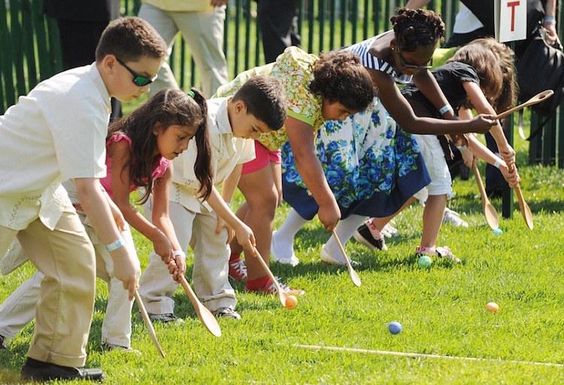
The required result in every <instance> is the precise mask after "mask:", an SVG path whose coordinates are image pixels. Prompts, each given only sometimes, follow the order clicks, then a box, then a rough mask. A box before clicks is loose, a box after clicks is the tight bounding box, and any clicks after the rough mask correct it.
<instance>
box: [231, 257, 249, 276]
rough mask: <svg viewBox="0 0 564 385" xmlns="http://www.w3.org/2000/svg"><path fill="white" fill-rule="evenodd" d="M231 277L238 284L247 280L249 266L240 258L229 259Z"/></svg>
mask: <svg viewBox="0 0 564 385" xmlns="http://www.w3.org/2000/svg"><path fill="white" fill-rule="evenodd" d="M229 277H231V279H232V280H234V281H237V282H243V281H246V280H247V265H245V261H243V260H242V259H241V258H240V257H234V256H231V259H229Z"/></svg>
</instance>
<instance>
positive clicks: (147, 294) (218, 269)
mask: <svg viewBox="0 0 564 385" xmlns="http://www.w3.org/2000/svg"><path fill="white" fill-rule="evenodd" d="M169 204H170V213H169V215H170V219H171V221H172V224H173V226H174V231H175V233H176V238H177V239H178V242H179V243H180V247H181V248H182V250H186V249H187V248H188V244H190V245H191V246H192V248H193V250H194V266H193V269H192V281H193V287H194V291H195V292H196V295H197V296H198V298H199V299H200V300H201V301H202V303H203V304H204V305H205V306H206V307H207V308H208V309H210V310H211V311H214V310H217V309H219V308H221V307H231V308H233V309H234V308H235V305H236V304H237V299H236V298H235V292H234V290H233V288H232V287H231V285H230V284H229V279H228V272H229V269H228V265H227V264H228V261H229V253H230V249H229V245H228V244H227V231H226V230H225V229H223V230H222V231H221V233H220V234H216V233H215V228H216V224H217V215H216V213H215V212H213V211H211V212H210V211H208V210H207V209H205V208H202V212H201V213H195V212H193V211H190V210H187V209H186V208H185V207H184V206H182V205H181V204H179V203H176V202H172V201H171V202H169ZM145 210H146V212H145V215H146V216H148V217H150V210H151V205H150V204H149V203H147V204H145ZM176 287H177V283H176V282H175V281H174V280H173V279H172V278H171V276H170V274H169V272H168V269H167V267H166V265H165V264H164V263H163V262H162V260H161V257H159V256H158V255H156V254H155V253H154V252H153V253H151V257H150V261H149V266H147V269H145V272H144V273H143V275H142V276H141V280H140V285H139V294H140V295H141V298H142V299H143V303H144V304H145V306H146V307H147V311H148V312H149V313H154V314H166V313H173V312H174V300H173V299H172V296H173V294H174V292H175V290H176Z"/></svg>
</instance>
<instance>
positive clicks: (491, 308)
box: [486, 302, 499, 313]
mask: <svg viewBox="0 0 564 385" xmlns="http://www.w3.org/2000/svg"><path fill="white" fill-rule="evenodd" d="M486 310H487V311H489V312H490V313H497V311H498V310H499V305H498V304H497V303H495V302H488V303H487V304H486Z"/></svg>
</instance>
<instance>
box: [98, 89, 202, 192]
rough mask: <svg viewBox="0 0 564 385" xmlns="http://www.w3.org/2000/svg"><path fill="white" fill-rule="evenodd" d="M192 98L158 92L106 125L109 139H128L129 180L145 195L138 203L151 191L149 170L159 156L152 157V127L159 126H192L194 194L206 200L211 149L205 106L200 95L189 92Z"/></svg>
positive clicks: (178, 92) (180, 93) (154, 139)
mask: <svg viewBox="0 0 564 385" xmlns="http://www.w3.org/2000/svg"><path fill="white" fill-rule="evenodd" d="M190 94H191V95H193V96H188V95H187V94H186V93H185V92H183V91H181V90H175V89H168V90H162V91H159V92H158V93H157V94H155V95H154V96H153V97H152V98H151V99H149V100H148V101H147V102H146V103H145V104H143V105H142V106H141V107H139V108H137V109H136V110H135V111H133V112H132V113H131V114H130V115H129V116H128V117H126V118H122V119H120V120H118V121H116V122H114V123H112V125H111V126H110V129H109V134H108V135H109V136H111V135H113V134H114V133H117V132H121V133H123V134H125V135H127V136H128V137H129V138H130V139H131V154H130V158H129V163H128V166H129V180H130V181H131V183H133V184H135V185H136V186H139V187H144V188H145V194H144V195H143V196H142V197H141V198H140V200H139V203H144V202H146V201H147V199H149V195H150V194H151V192H152V191H153V176H152V173H153V170H154V168H155V167H156V166H157V165H158V162H159V161H160V159H161V155H160V154H159V155H157V156H155V149H156V148H157V136H156V135H155V134H154V130H155V127H156V126H157V124H160V125H161V127H163V128H164V129H168V127H170V126H172V125H181V126H189V127H196V128H197V129H196V134H195V140H196V145H197V148H198V155H197V157H196V163H195V166H194V172H195V174H196V177H197V178H198V181H199V182H200V190H199V191H198V193H199V194H200V196H201V197H202V198H204V199H205V198H207V197H208V196H209V194H210V193H211V189H212V185H213V184H212V171H211V168H210V159H211V148H210V144H209V141H208V129H207V105H206V100H205V98H204V97H203V96H202V94H201V93H200V92H198V91H197V90H195V89H192V90H191V92H190Z"/></svg>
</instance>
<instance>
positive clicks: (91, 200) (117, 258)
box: [74, 178, 141, 299]
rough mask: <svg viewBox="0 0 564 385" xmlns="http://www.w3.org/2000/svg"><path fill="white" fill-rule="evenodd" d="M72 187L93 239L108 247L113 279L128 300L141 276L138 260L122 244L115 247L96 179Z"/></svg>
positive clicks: (110, 221)
mask: <svg viewBox="0 0 564 385" xmlns="http://www.w3.org/2000/svg"><path fill="white" fill-rule="evenodd" d="M74 183H75V186H76V192H77V194H78V199H79V202H80V205H81V206H82V209H83V210H84V213H85V214H86V216H87V217H88V221H89V222H90V223H91V225H92V227H93V228H94V230H95V231H96V236H97V237H98V239H99V240H100V242H102V243H103V244H104V245H112V246H111V248H112V250H110V255H111V256H112V260H113V263H114V275H115V276H116V278H117V279H119V280H120V281H122V282H123V286H124V288H126V289H127V290H128V291H129V298H130V299H132V298H133V296H134V294H135V290H136V289H137V282H138V277H139V275H140V273H141V270H140V266H139V260H138V259H137V258H135V256H133V255H131V254H130V253H129V252H128V250H127V248H126V247H124V245H123V243H122V244H120V243H119V241H120V240H121V235H120V232H119V230H118V228H117V226H116V222H115V221H114V218H113V216H112V211H111V208H110V205H109V204H108V200H107V198H106V194H105V193H104V192H103V191H102V189H101V188H100V182H99V181H98V179H95V178H76V179H74ZM116 242H118V243H116Z"/></svg>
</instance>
